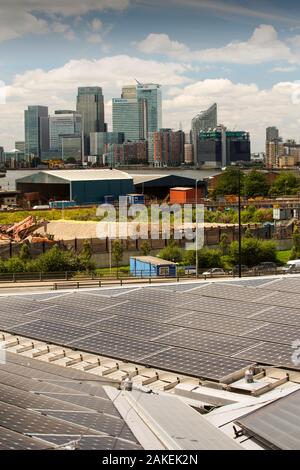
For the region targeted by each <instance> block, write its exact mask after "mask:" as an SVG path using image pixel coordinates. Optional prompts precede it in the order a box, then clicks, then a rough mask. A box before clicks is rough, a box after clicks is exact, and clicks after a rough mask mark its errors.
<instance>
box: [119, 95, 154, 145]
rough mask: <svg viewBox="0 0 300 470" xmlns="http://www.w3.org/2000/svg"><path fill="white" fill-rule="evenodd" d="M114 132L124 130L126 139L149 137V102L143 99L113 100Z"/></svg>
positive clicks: (133, 139)
mask: <svg viewBox="0 0 300 470" xmlns="http://www.w3.org/2000/svg"><path fill="white" fill-rule="evenodd" d="M112 112H113V132H123V133H124V138H125V141H127V140H130V141H135V140H143V139H145V138H147V102H146V100H143V99H123V98H114V99H113V100H112Z"/></svg>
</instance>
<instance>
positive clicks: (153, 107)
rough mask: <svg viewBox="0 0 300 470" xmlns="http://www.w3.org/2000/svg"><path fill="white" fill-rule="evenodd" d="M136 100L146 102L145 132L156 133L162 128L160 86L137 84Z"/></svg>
mask: <svg viewBox="0 0 300 470" xmlns="http://www.w3.org/2000/svg"><path fill="white" fill-rule="evenodd" d="M136 96H137V98H138V99H142V100H146V102H147V131H148V132H156V131H158V130H159V129H161V128H162V92H161V85H157V84H154V83H145V84H141V83H140V84H138V85H137V86H136Z"/></svg>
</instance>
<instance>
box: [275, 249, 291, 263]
mask: <svg viewBox="0 0 300 470" xmlns="http://www.w3.org/2000/svg"><path fill="white" fill-rule="evenodd" d="M290 256H291V250H283V251H277V260H278V262H279V263H280V264H286V263H287V262H288V261H289V260H290Z"/></svg>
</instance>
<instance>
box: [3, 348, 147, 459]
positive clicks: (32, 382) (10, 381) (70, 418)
mask: <svg viewBox="0 0 300 470" xmlns="http://www.w3.org/2000/svg"><path fill="white" fill-rule="evenodd" d="M32 376H33V377H32ZM88 380H89V375H88V374H85V373H83V372H80V371H75V370H69V369H66V368H62V367H59V366H55V365H53V364H47V363H41V362H39V361H37V360H34V359H29V358H26V362H24V358H22V357H20V356H18V355H16V354H11V353H7V362H6V364H0V450H3V449H5V450H18V449H23V450H24V449H25V450H40V449H53V448H55V447H57V446H65V445H66V444H68V443H70V442H71V441H77V448H78V449H95V450H96V449H98V450H113V449H116V448H117V449H124V450H138V449H141V447H140V445H139V443H138V442H137V440H136V438H135V437H134V436H133V434H132V432H131V431H130V429H129V428H128V426H127V425H126V423H125V422H124V420H123V419H122V418H121V416H120V415H119V413H118V411H117V409H116V408H115V407H114V405H113V403H112V402H111V400H110V399H109V398H108V396H107V395H106V392H105V390H104V388H103V385H102V384H101V383H96V384H95V383H94V382H92V383H89V382H88Z"/></svg>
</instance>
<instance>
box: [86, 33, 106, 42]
mask: <svg viewBox="0 0 300 470" xmlns="http://www.w3.org/2000/svg"><path fill="white" fill-rule="evenodd" d="M102 41H103V38H102V36H101V34H88V35H87V42H89V43H91V44H100V43H101V42H102Z"/></svg>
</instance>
